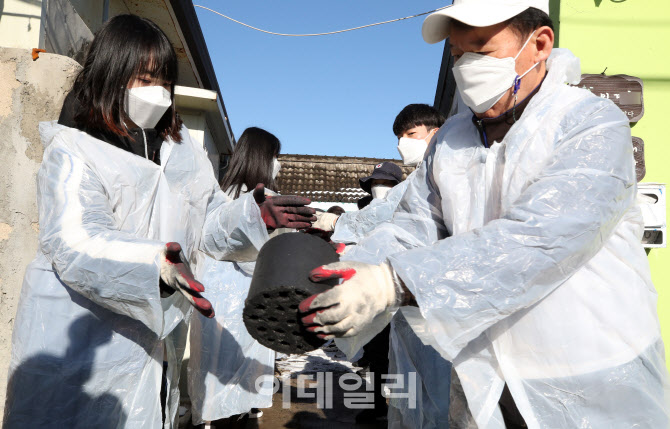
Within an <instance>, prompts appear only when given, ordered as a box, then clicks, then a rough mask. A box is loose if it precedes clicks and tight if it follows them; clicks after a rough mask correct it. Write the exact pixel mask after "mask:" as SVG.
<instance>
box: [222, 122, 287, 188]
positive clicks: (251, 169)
mask: <svg viewBox="0 0 670 429" xmlns="http://www.w3.org/2000/svg"><path fill="white" fill-rule="evenodd" d="M279 152H281V142H280V141H279V139H278V138H277V137H275V135H274V134H272V133H269V132H267V131H265V130H263V129H261V128H256V127H251V128H247V129H246V130H244V132H243V133H242V135H241V136H240V139H239V140H238V141H237V144H236V145H235V149H234V150H233V156H232V157H231V159H230V165H229V167H228V171H227V172H226V175H225V176H224V177H223V179H222V180H221V189H223V190H224V191H225V192H227V191H228V190H229V189H231V188H232V190H233V191H234V196H233V198H237V197H239V196H240V191H241V190H242V189H241V188H242V185H245V186H246V187H247V190H248V191H253V190H254V188H255V187H256V185H258V184H259V183H262V184H264V185H265V187H266V188H269V189H275V181H274V179H273V178H272V167H273V159H274V158H276V157H277V155H279Z"/></svg>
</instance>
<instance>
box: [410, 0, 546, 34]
mask: <svg viewBox="0 0 670 429" xmlns="http://www.w3.org/2000/svg"><path fill="white" fill-rule="evenodd" d="M530 7H534V8H537V9H540V10H541V11H543V12H545V13H546V14H547V15H548V14H549V0H454V3H453V5H452V6H450V7H448V8H446V9H442V10H440V11H437V12H435V13H433V14H431V15H428V18H426V20H425V21H423V28H422V29H421V32H422V34H423V40H425V41H426V42H428V43H437V42H441V41H442V40H444V39H446V38H447V37H448V36H449V27H450V25H451V20H452V19H455V20H457V21H460V22H462V23H465V24H468V25H471V26H473V27H488V26H490V25H495V24H500V23H501V22H504V21H507V20H508V19H510V18H512V17H515V16H517V15H518V14H520V13H521V12H523V11H525V10H526V9H528V8H530Z"/></svg>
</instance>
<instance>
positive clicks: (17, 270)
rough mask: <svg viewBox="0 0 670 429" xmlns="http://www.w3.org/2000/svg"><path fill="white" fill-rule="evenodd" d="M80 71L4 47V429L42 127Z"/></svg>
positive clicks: (59, 60) (0, 65) (0, 121)
mask: <svg viewBox="0 0 670 429" xmlns="http://www.w3.org/2000/svg"><path fill="white" fill-rule="evenodd" d="M78 68H79V65H78V64H77V63H76V62H75V61H74V60H72V59H70V58H67V57H62V56H59V55H51V54H42V55H40V58H39V59H38V60H37V61H33V60H32V58H31V52H30V51H29V50H25V49H10V48H0V136H2V138H0V165H2V166H3V173H2V174H0V426H2V424H1V423H2V422H1V419H2V415H3V411H2V409H3V407H4V404H5V387H6V385H7V368H8V366H9V357H10V351H11V336H12V324H13V321H14V316H15V313H16V304H17V302H18V298H19V293H20V292H21V284H22V280H23V274H24V272H25V269H26V266H27V265H28V264H29V263H30V261H31V260H32V259H33V257H34V256H35V252H36V251H37V234H38V231H39V226H38V223H37V221H38V219H37V201H36V196H35V195H36V182H35V177H36V174H37V170H38V168H39V165H40V163H41V162H42V152H43V149H42V143H41V142H40V139H39V134H38V128H37V127H38V123H39V122H41V121H48V120H53V119H57V118H58V114H59V113H60V109H61V106H62V104H63V99H64V98H65V94H66V91H67V90H68V89H69V88H70V87H71V85H72V80H73V79H74V75H75V73H76V72H77V70H78ZM8 166H11V168H7V167H8Z"/></svg>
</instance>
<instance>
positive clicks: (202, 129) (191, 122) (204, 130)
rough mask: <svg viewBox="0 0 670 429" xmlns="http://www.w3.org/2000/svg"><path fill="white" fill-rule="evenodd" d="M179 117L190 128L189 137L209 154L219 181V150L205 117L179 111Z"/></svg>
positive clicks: (200, 114) (196, 113)
mask: <svg viewBox="0 0 670 429" xmlns="http://www.w3.org/2000/svg"><path fill="white" fill-rule="evenodd" d="M177 111H179V106H177ZM179 116H181V119H182V120H183V121H184V125H186V128H188V131H189V135H190V136H191V138H192V139H193V140H195V141H197V142H198V143H200V144H201V145H202V147H203V148H204V149H205V151H206V152H207V157H208V158H209V160H210V162H211V163H212V168H214V174H215V175H216V177H217V179H218V178H219V177H218V175H219V150H218V149H217V147H216V144H215V143H214V139H213V138H212V133H211V132H210V131H209V127H208V126H207V120H206V119H205V115H204V114H202V113H198V112H190V111H189V112H183V111H179Z"/></svg>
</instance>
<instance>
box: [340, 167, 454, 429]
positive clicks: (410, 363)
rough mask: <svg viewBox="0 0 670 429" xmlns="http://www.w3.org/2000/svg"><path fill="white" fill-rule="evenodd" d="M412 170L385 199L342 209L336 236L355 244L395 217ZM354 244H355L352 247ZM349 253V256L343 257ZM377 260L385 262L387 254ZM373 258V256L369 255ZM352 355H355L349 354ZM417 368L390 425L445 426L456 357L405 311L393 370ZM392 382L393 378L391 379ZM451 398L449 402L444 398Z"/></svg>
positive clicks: (393, 349)
mask: <svg viewBox="0 0 670 429" xmlns="http://www.w3.org/2000/svg"><path fill="white" fill-rule="evenodd" d="M414 175H415V172H412V174H410V175H409V176H408V177H407V179H406V180H404V181H402V182H401V183H399V184H397V185H396V186H394V187H393V189H391V190H390V191H389V193H388V195H387V196H386V198H384V199H374V200H372V202H371V203H370V204H369V205H368V206H367V207H364V208H363V209H361V210H359V211H355V212H346V213H343V214H342V215H341V216H340V218H339V219H338V220H337V223H336V224H335V233H334V234H333V236H332V237H331V240H332V241H334V242H336V243H346V244H355V243H358V242H359V241H361V240H362V239H363V238H364V237H365V236H366V235H367V234H369V233H370V232H371V231H373V230H374V229H375V228H377V227H378V226H379V225H382V224H383V223H384V222H389V221H390V220H391V219H392V218H393V213H394V212H395V211H396V209H397V208H398V204H400V200H401V199H402V197H403V195H404V194H405V191H406V190H407V186H408V185H409V183H410V181H411V180H412V178H413V177H414ZM352 249H353V248H352ZM344 259H347V258H344ZM377 259H379V260H375V261H374V263H381V262H382V261H383V259H384V258H383V256H382V255H380V257H379V258H377ZM369 262H371V263H373V261H369ZM350 358H353V357H352V356H350ZM410 373H411V374H413V377H414V378H413V381H414V383H413V386H412V387H411V388H409V387H407V386H406V387H405V388H403V389H400V390H401V391H404V393H407V391H408V390H410V389H411V390H413V391H414V392H416V397H415V398H409V397H407V396H406V395H405V394H404V393H403V392H397V393H399V394H397V395H395V394H394V395H393V396H392V397H391V398H390V401H389V414H388V418H389V422H390V423H391V424H390V426H389V427H390V428H391V429H393V428H394V427H405V428H421V429H432V428H435V429H440V428H444V427H446V426H447V425H448V420H449V379H450V377H451V363H450V362H448V361H446V360H444V359H442V358H441V357H440V355H439V353H438V352H437V351H436V350H435V349H434V348H433V347H432V346H429V345H424V344H421V341H420V340H419V338H418V337H417V336H416V334H415V333H414V331H412V329H411V328H410V327H409V325H408V323H407V321H406V320H405V319H404V317H402V315H401V314H398V315H396V316H395V317H394V318H393V320H392V322H391V335H390V347H389V374H394V375H396V374H397V375H400V376H401V377H403V378H402V379H403V380H404V382H405V383H408V382H409V378H408V375H409V374H410ZM426 377H427V378H429V379H430V378H434V377H439V378H440V379H441V380H442V381H443V382H442V383H441V384H437V383H431V382H430V380H429V381H428V383H426V382H424V378H426ZM386 382H387V383H394V381H393V380H387V381H386ZM445 398H446V401H447V402H446V403H444V402H442V403H440V402H441V401H444V400H445ZM438 404H439V406H438Z"/></svg>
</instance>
